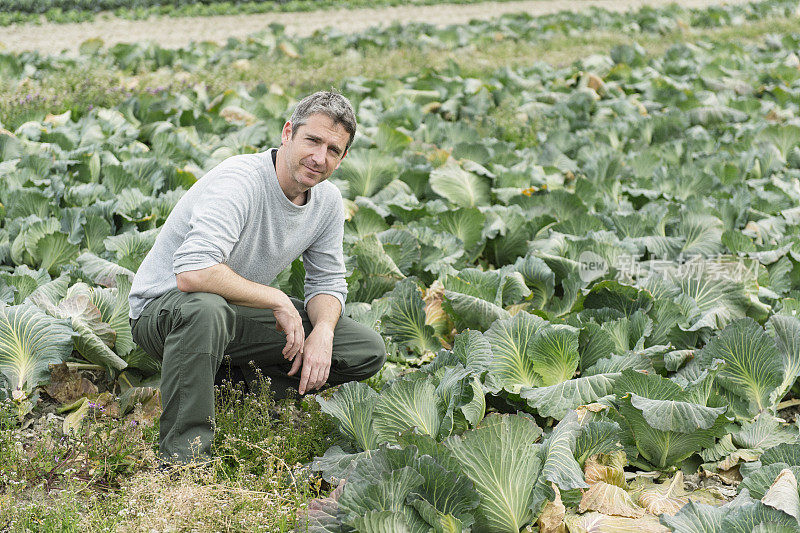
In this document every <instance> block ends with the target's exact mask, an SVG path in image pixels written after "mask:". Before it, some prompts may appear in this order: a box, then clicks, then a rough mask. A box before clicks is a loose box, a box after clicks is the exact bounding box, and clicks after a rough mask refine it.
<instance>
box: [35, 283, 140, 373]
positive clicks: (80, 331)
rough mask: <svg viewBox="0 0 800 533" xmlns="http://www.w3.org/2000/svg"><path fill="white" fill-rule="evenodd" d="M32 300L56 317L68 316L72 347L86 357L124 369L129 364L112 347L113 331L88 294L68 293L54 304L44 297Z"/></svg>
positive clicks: (94, 361) (100, 363)
mask: <svg viewBox="0 0 800 533" xmlns="http://www.w3.org/2000/svg"><path fill="white" fill-rule="evenodd" d="M33 301H34V303H36V304H37V305H39V306H40V307H42V308H44V309H45V310H46V311H47V312H48V313H50V314H51V315H53V316H55V317H56V318H61V319H69V320H70V321H71V323H72V329H74V330H75V332H76V333H77V335H76V336H75V337H74V341H75V349H76V350H77V351H78V353H80V354H81V355H82V356H83V357H84V358H85V359H86V360H87V361H90V362H92V363H95V364H97V365H101V366H104V367H106V368H109V369H111V370H124V369H125V368H126V367H127V366H128V364H127V363H126V362H125V360H123V359H122V358H121V357H119V356H118V355H117V354H116V353H114V352H113V351H112V350H111V346H113V345H114V341H115V339H116V332H115V331H114V330H113V329H111V327H110V326H109V325H108V324H107V323H105V322H103V321H102V317H101V314H100V310H99V309H98V308H97V307H96V306H95V305H94V304H93V303H92V302H91V299H90V298H89V295H88V294H80V293H75V291H73V294H70V295H68V296H67V298H65V299H64V300H62V301H61V302H59V303H58V304H56V305H53V304H52V303H50V302H49V301H47V300H46V299H45V298H37V297H33Z"/></svg>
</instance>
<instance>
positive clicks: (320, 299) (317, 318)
mask: <svg viewBox="0 0 800 533" xmlns="http://www.w3.org/2000/svg"><path fill="white" fill-rule="evenodd" d="M306 311H307V312H308V318H309V319H310V320H311V325H313V326H314V328H317V327H318V326H319V327H321V328H325V329H328V328H330V331H331V333H333V329H334V328H335V327H336V324H337V323H338V322H339V316H340V315H341V314H342V304H341V303H339V299H338V298H336V297H335V296H331V295H330V294H324V293H321V294H317V295H316V296H314V297H313V298H311V299H310V300H309V301H308V305H307V306H306Z"/></svg>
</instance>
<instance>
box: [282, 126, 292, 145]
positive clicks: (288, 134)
mask: <svg viewBox="0 0 800 533" xmlns="http://www.w3.org/2000/svg"><path fill="white" fill-rule="evenodd" d="M291 138H292V123H291V122H290V121H288V120H287V121H286V124H284V125H283V130H281V144H283V143H286V142H288V141H289V139H291Z"/></svg>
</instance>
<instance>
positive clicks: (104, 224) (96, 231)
mask: <svg viewBox="0 0 800 533" xmlns="http://www.w3.org/2000/svg"><path fill="white" fill-rule="evenodd" d="M109 235H111V224H109V223H108V221H107V220H106V219H105V218H104V217H101V216H99V215H87V217H86V224H85V225H84V227H83V247H84V248H86V249H87V250H88V251H89V252H91V253H93V254H95V255H97V254H101V253H103V252H104V251H105V249H106V246H105V244H104V242H103V241H105V239H106V237H108V236H109Z"/></svg>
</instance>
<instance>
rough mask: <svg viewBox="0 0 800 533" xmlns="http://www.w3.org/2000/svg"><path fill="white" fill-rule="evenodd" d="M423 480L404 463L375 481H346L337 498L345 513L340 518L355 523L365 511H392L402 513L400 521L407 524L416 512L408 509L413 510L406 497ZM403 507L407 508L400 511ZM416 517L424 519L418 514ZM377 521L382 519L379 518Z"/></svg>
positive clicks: (419, 519)
mask: <svg viewBox="0 0 800 533" xmlns="http://www.w3.org/2000/svg"><path fill="white" fill-rule="evenodd" d="M424 481H425V479H424V478H423V477H422V476H421V475H420V474H419V473H418V472H416V471H415V470H414V469H413V468H412V467H411V466H405V467H403V468H399V469H397V470H393V471H391V472H383V473H381V474H380V477H379V479H378V480H377V482H376V483H368V482H366V481H363V482H361V483H347V484H346V485H345V490H344V492H343V493H342V496H341V498H339V509H340V513H342V514H343V515H344V519H343V520H342V521H343V522H345V523H347V522H350V523H352V524H354V525H355V522H356V520H358V518H359V517H363V516H364V515H365V514H366V512H367V511H392V512H393V513H402V516H403V519H402V522H401V523H405V524H408V523H409V519H410V518H411V519H413V518H415V515H410V512H414V510H413V508H410V507H406V505H405V501H406V498H407V497H408V495H409V494H410V493H411V491H413V490H414V489H416V488H417V487H419V486H420V485H422V483H423V482H424ZM404 510H407V511H406V512H403V511H404ZM409 515H410V516H409ZM416 521H418V522H422V523H424V521H423V520H422V519H421V518H419V517H418V515H417V516H416ZM395 523H396V522H395ZM380 524H381V522H379V525H380ZM382 524H384V525H385V524H386V522H382ZM368 531H369V530H368ZM373 531H381V530H380V529H377V530H373ZM401 531H402V529H401Z"/></svg>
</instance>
